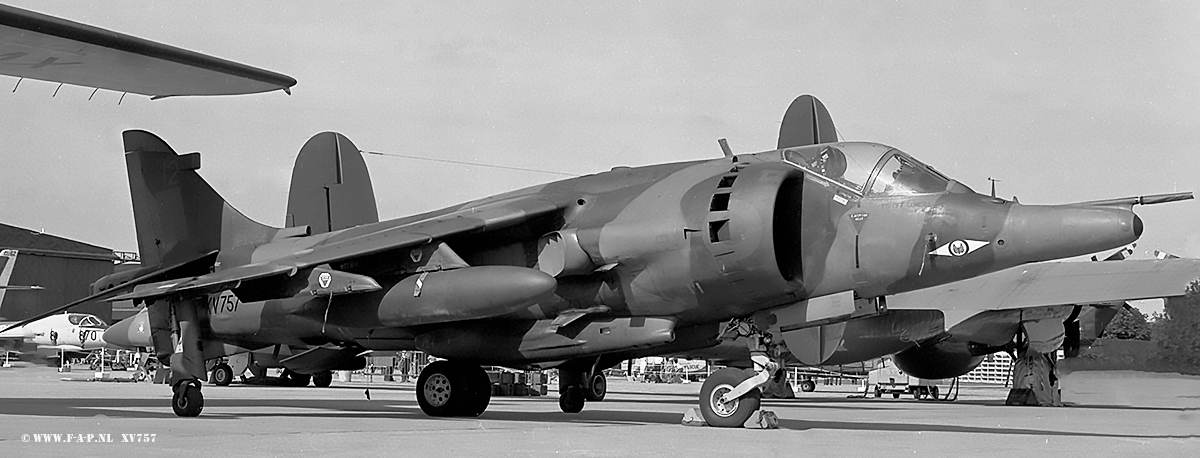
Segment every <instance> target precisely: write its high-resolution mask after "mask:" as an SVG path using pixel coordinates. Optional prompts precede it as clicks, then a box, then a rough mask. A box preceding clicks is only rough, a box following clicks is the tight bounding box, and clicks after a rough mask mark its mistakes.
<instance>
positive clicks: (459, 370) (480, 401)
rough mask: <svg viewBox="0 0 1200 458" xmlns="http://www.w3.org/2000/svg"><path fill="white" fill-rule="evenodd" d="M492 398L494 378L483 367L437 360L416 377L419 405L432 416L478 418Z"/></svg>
mask: <svg viewBox="0 0 1200 458" xmlns="http://www.w3.org/2000/svg"><path fill="white" fill-rule="evenodd" d="M491 399H492V380H491V379H489V378H488V375H487V372H484V371H483V368H482V367H479V366H477V365H474V364H467V363H460V362H454V361H437V362H434V363H432V364H430V365H428V366H425V369H424V370H422V371H421V375H420V376H418V377H417V404H418V405H420V406H421V411H423V412H425V414H426V415H429V416H431V417H478V416H479V415H480V414H482V413H483V411H484V410H487V406H488V403H489V402H491Z"/></svg>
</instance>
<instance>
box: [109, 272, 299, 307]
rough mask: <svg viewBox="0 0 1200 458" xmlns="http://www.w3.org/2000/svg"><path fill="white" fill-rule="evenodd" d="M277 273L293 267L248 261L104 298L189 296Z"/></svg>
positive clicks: (291, 273)
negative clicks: (225, 268)
mask: <svg viewBox="0 0 1200 458" xmlns="http://www.w3.org/2000/svg"><path fill="white" fill-rule="evenodd" d="M280 274H288V276H292V275H295V274H296V268H295V267H292V266H282V265H275V264H249V265H245V266H240V267H235V268H233V269H228V270H222V271H220V272H215V273H211V274H208V275H201V276H199V277H192V278H189V279H186V280H168V281H163V282H158V283H152V284H148V285H140V286H137V287H136V288H134V290H133V292H131V293H127V294H122V295H119V296H114V297H111V298H108V299H106V300H107V301H108V302H116V301H128V300H141V299H152V298H156V297H164V296H172V295H182V294H185V293H186V294H187V295H189V296H196V295H204V294H210V293H216V292H220V291H224V290H226V289H231V288H233V287H236V286H237V284H238V283H241V282H243V281H249V280H255V279H259V278H263V277H269V276H272V275H280Z"/></svg>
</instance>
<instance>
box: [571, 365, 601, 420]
mask: <svg viewBox="0 0 1200 458" xmlns="http://www.w3.org/2000/svg"><path fill="white" fill-rule="evenodd" d="M591 385H592V386H591V388H590V389H584V390H583V398H584V399H586V400H588V401H595V402H600V401H603V400H604V395H606V394H608V381H606V380H605V379H604V373H603V372H596V373H595V374H592V383H591ZM580 408H582V406H581V407H580ZM564 412H566V410H564Z"/></svg>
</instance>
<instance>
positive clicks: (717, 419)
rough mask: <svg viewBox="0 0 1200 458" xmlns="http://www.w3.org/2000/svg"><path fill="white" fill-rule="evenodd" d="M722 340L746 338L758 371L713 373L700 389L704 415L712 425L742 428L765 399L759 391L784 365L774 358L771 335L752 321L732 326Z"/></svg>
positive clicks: (739, 322) (701, 406)
mask: <svg viewBox="0 0 1200 458" xmlns="http://www.w3.org/2000/svg"><path fill="white" fill-rule="evenodd" d="M721 334H722V338H738V337H745V338H746V339H747V346H749V347H750V360H751V361H752V362H753V363H754V369H745V370H742V369H733V368H725V369H721V370H719V371H716V372H713V374H712V375H710V376H708V379H706V380H705V381H704V386H702V387H701V388H700V415H701V416H703V417H704V421H705V423H708V424H709V425H710V426H717V427H722V428H740V427H742V425H744V424H745V423H746V420H748V419H750V416H751V415H753V414H754V411H756V410H758V408H759V405H760V403H761V399H762V391H761V390H760V389H759V388H761V387H762V386H763V385H764V384H766V383H767V382H768V381H770V380H771V374H773V373H775V371H776V370H777V369H779V368H780V365H779V364H778V363H776V362H775V361H773V360H772V359H771V357H770V356H768V355H769V354H770V349H771V347H772V343H771V335H770V334H769V333H764V332H762V331H760V330H759V329H758V328H757V327H755V326H754V324H753V323H751V322H750V321H749V320H734V321H732V322H730V323H729V325H728V326H727V327H726V329H725V331H724V332H722V333H721Z"/></svg>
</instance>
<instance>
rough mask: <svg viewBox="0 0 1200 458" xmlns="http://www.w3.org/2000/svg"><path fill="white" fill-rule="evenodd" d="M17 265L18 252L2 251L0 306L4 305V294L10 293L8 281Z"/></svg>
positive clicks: (0, 253) (0, 254) (0, 251)
mask: <svg viewBox="0 0 1200 458" xmlns="http://www.w3.org/2000/svg"><path fill="white" fill-rule="evenodd" d="M16 263H17V250H7V249H6V250H0V306H3V305H4V292H5V291H8V279H10V278H12V272H13V266H14V265H15V264H16Z"/></svg>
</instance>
